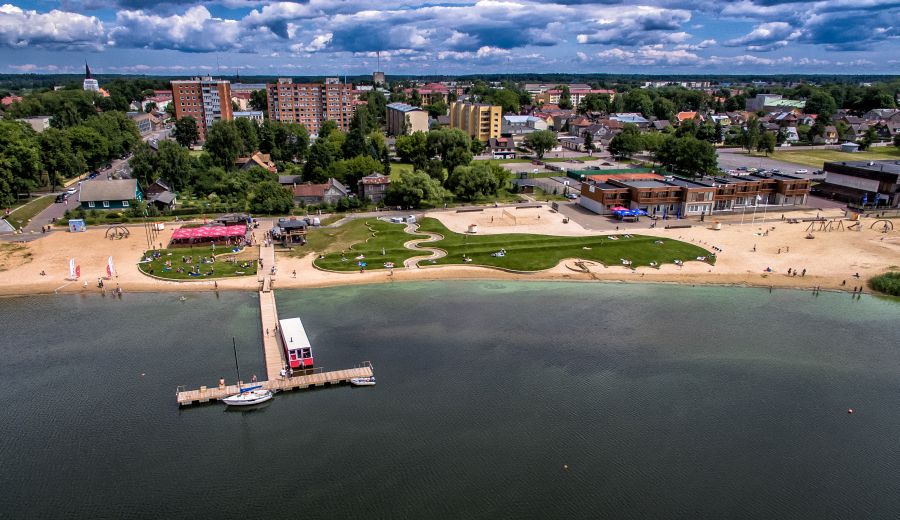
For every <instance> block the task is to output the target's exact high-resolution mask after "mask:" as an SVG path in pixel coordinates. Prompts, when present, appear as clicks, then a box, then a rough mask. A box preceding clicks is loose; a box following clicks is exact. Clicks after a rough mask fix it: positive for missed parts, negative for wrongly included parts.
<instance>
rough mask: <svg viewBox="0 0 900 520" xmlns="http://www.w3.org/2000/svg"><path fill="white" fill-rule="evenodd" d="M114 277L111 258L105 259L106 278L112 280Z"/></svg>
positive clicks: (114, 270)
mask: <svg viewBox="0 0 900 520" xmlns="http://www.w3.org/2000/svg"><path fill="white" fill-rule="evenodd" d="M115 275H116V267H115V266H114V265H113V261H112V257H109V258H107V259H106V276H107V278H110V279H111V278H112V277H113V276H115Z"/></svg>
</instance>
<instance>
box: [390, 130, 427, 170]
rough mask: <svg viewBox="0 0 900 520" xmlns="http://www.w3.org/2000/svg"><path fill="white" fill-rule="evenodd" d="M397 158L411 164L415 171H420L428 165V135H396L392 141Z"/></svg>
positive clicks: (423, 133)
mask: <svg viewBox="0 0 900 520" xmlns="http://www.w3.org/2000/svg"><path fill="white" fill-rule="evenodd" d="M394 148H395V149H396V150H397V156H398V157H400V159H401V160H402V161H403V162H408V163H412V165H413V167H414V168H415V169H416V170H422V169H424V168H425V165H426V164H427V163H428V158H429V157H428V135H427V134H426V133H425V132H413V133H411V134H409V135H398V136H397V139H396V140H395V141H394Z"/></svg>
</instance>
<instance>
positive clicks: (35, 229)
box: [15, 128, 171, 240]
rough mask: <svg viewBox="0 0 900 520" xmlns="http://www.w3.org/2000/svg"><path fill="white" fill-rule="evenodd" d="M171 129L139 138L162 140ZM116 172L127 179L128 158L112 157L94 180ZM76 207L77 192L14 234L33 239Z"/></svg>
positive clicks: (73, 184) (128, 174)
mask: <svg viewBox="0 0 900 520" xmlns="http://www.w3.org/2000/svg"><path fill="white" fill-rule="evenodd" d="M170 132H171V129H169V128H163V129H161V130H157V131H155V132H151V133H149V134H147V135H145V136H142V137H141V139H143V140H144V142H150V141H153V140H162V139H168V137H169V133H170ZM116 172H120V174H119V176H120V178H123V179H128V178H129V176H130V174H131V169H130V168H129V166H128V159H114V160H112V161H110V167H109V168H102V169H100V170H99V173H100V175H98V176H97V177H96V179H95V180H98V181H105V180H107V179H109V178H111V177H112V175H114V174H115V173H116ZM85 179H87V175H85V176H83V177H80V178H78V179H72V180H71V181H69V182H68V183H66V186H73V187H75V188H76V189H77V188H78V183H79V182H81V181H84V180H85ZM59 193H62V191H58V192H56V193H54V195H56V194H59ZM77 207H78V194H77V193H76V194H75V195H72V196H70V197H69V199H68V200H67V201H66V202H55V203H53V204H51V205H50V207H48V208H47V209H45V210H44V211H42V212H40V213H38V214H37V215H35V216H34V218H32V219H31V222H29V223H28V225H26V226H25V227H24V228H23V229H22V232H23V234H22V235H15V237H16V240H34V239H35V238H38V237H40V236H41V227H42V226H47V225H49V224H51V223H52V222H53V220H54V219H59V218H62V217H63V215H64V214H65V212H66V210H68V209H75V208H77Z"/></svg>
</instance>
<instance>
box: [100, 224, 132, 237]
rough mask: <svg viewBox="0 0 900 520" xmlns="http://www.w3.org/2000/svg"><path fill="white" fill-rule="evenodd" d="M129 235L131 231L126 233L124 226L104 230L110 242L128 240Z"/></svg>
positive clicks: (126, 229)
mask: <svg viewBox="0 0 900 520" xmlns="http://www.w3.org/2000/svg"><path fill="white" fill-rule="evenodd" d="M129 235H131V231H128V228H127V227H125V226H111V227H109V228H107V229H106V236H105V238H108V239H110V240H121V239H123V238H128V237H129Z"/></svg>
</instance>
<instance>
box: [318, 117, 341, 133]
mask: <svg viewBox="0 0 900 520" xmlns="http://www.w3.org/2000/svg"><path fill="white" fill-rule="evenodd" d="M339 130H340V129H339V128H338V125H337V123H335V122H334V121H332V120H331V119H328V120H326V121H325V122H324V123H322V126H320V127H319V138H323V137H328V136H329V134H331V132H335V131H339Z"/></svg>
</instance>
